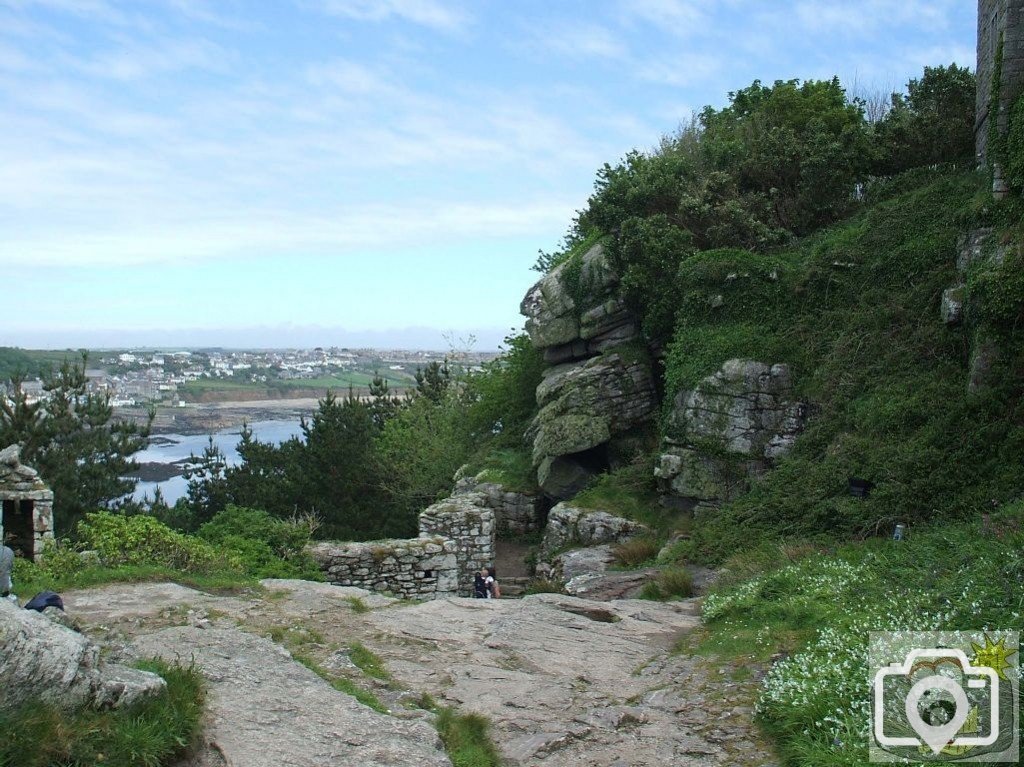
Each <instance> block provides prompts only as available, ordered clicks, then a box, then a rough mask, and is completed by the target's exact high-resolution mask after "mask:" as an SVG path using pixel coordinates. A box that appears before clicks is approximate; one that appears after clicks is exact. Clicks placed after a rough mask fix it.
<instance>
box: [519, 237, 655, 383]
mask: <svg viewBox="0 0 1024 767" xmlns="http://www.w3.org/2000/svg"><path fill="white" fill-rule="evenodd" d="M618 285H619V278H618V276H617V275H616V274H615V272H614V271H613V270H612V269H611V266H610V265H609V263H608V258H607V256H606V254H605V250H604V247H603V246H602V245H600V244H597V245H594V246H593V247H592V248H590V250H588V251H587V252H586V253H584V254H583V255H582V256H577V257H574V258H570V259H569V260H568V261H566V262H565V263H563V264H561V265H560V266H558V267H557V268H555V269H553V270H552V271H551V272H550V273H549V274H546V275H545V276H544V277H542V278H541V279H540V280H539V281H538V282H537V284H536V285H534V286H533V287H532V288H530V290H529V292H527V294H526V297H525V298H524V299H523V302H522V304H521V306H520V312H521V313H522V314H523V315H525V316H526V318H527V319H526V332H527V333H529V334H530V338H531V339H532V340H533V343H534V345H535V346H537V347H538V348H540V349H544V350H545V359H547V361H548V362H552V363H555V362H562V361H565V360H568V359H579V358H581V357H586V356H589V355H593V354H597V353H600V352H601V351H604V350H605V349H608V348H610V347H611V346H615V345H617V344H621V343H624V342H627V341H631V340H633V339H635V338H636V337H637V326H636V322H635V320H634V318H633V315H632V313H631V312H630V311H629V309H628V308H627V307H626V305H625V303H624V302H623V301H622V299H621V297H620V296H619V295H618V290H617V289H618Z"/></svg>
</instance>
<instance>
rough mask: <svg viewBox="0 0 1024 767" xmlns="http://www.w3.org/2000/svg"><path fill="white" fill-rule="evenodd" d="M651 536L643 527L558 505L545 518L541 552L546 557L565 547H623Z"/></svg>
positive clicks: (585, 510) (606, 515) (611, 516)
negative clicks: (609, 544)
mask: <svg viewBox="0 0 1024 767" xmlns="http://www.w3.org/2000/svg"><path fill="white" fill-rule="evenodd" d="M650 532H651V531H650V529H649V528H648V527H647V526H646V525H642V524H640V523H639V522H634V521H633V520H631V519H624V518H622V517H616V516H614V515H612V514H609V513H608V512H606V511H596V510H593V509H580V508H577V507H575V506H569V505H567V504H565V503H560V504H558V505H557V506H555V507H554V508H553V509H552V510H551V512H550V513H549V514H548V524H547V527H545V528H544V539H543V541H542V542H541V552H542V554H545V555H547V554H551V553H552V552H555V551H558V550H559V549H564V548H566V547H568V546H598V545H600V544H602V543H622V542H624V541H628V540H630V539H631V538H636V537H638V536H643V535H648V534H649V533H650Z"/></svg>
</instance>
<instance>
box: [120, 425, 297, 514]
mask: <svg viewBox="0 0 1024 767" xmlns="http://www.w3.org/2000/svg"><path fill="white" fill-rule="evenodd" d="M249 428H250V429H252V433H253V436H254V437H255V438H256V439H258V440H260V441H261V442H272V443H273V444H275V445H279V444H281V443H282V442H285V441H286V440H289V439H291V438H292V437H298V436H301V435H302V429H301V427H300V425H299V421H298V419H295V420H283V421H255V422H253V423H250V424H249ZM241 434H242V428H241V427H240V426H236V427H233V428H230V429H224V430H222V431H218V432H215V433H213V434H212V435H210V434H157V435H154V437H153V438H151V440H150V444H149V447H147V448H146V449H144V450H140V451H139V452H138V453H136V454H135V455H134V456H132V458H133V459H134V460H136V461H138V462H139V463H168V464H171V463H175V462H177V461H182V460H184V459H186V458H188V457H189V456H190V455H195V456H197V457H198V456H201V455H202V454H203V450H205V449H206V446H207V445H209V444H210V437H213V443H214V444H215V445H216V446H217V447H219V448H220V450H221V452H222V453H224V456H225V458H226V459H227V462H228V464H229V465H236V464H238V463H240V462H241V458H240V457H239V455H238V449H237V448H238V443H239V442H240V441H241V438H242V437H241ZM158 487H159V488H160V492H161V493H162V494H163V496H164V500H165V501H166V502H167V503H168V504H169V505H172V506H173V505H174V502H175V501H177V500H178V499H179V498H183V497H184V496H185V493H186V492H187V491H188V482H187V481H186V480H185V478H184V477H182V476H177V477H171V478H170V479H167V480H163V481H161V482H141V481H140V482H138V483H137V484H136V486H135V492H134V493H133V494H132V497H133V498H135V499H136V500H139V501H141V500H144V499H145V498H147V497H148V498H150V499H151V498H152V497H153V492H154V491H155V490H156V488H158Z"/></svg>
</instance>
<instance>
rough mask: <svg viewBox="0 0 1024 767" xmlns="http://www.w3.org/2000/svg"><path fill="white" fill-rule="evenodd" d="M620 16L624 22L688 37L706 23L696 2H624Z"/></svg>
mask: <svg viewBox="0 0 1024 767" xmlns="http://www.w3.org/2000/svg"><path fill="white" fill-rule="evenodd" d="M620 14H621V15H622V16H623V17H624V18H625V19H626V20H629V21H637V20H639V21H644V22H647V23H648V24H653V25H654V26H656V27H658V28H660V29H661V30H663V31H665V32H671V33H672V34H675V35H689V34H691V33H693V32H694V31H696V30H699V29H700V28H701V27H702V26H704V25H705V24H706V21H707V15H706V13H705V11H704V10H703V9H702V8H701V7H700V3H698V2H696V0H624V2H623V4H622V6H621V8H620Z"/></svg>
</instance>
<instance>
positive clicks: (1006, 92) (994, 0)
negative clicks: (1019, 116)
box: [974, 0, 1024, 165]
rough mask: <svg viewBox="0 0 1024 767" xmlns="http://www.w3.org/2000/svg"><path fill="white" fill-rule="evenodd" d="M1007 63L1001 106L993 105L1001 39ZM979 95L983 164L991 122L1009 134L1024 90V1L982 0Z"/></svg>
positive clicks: (978, 137)
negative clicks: (995, 69)
mask: <svg viewBox="0 0 1024 767" xmlns="http://www.w3.org/2000/svg"><path fill="white" fill-rule="evenodd" d="M1000 35H1002V39H1003V62H1002V68H1001V78H1000V87H999V103H998V104H991V103H990V101H991V98H992V73H993V68H994V66H995V58H996V49H997V48H998V46H999V38H1000ZM977 75H978V96H977V108H976V117H975V123H974V131H975V148H976V152H977V156H978V162H979V164H980V165H985V164H986V163H987V162H988V132H989V120H990V119H993V118H994V119H996V120H997V121H998V125H999V130H1000V131H1001V132H1005V131H1006V128H1007V123H1008V120H1009V115H1010V109H1011V108H1012V107H1013V103H1014V102H1015V101H1016V100H1017V97H1018V96H1019V95H1020V94H1021V91H1022V90H1024V0H978V64H977Z"/></svg>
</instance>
